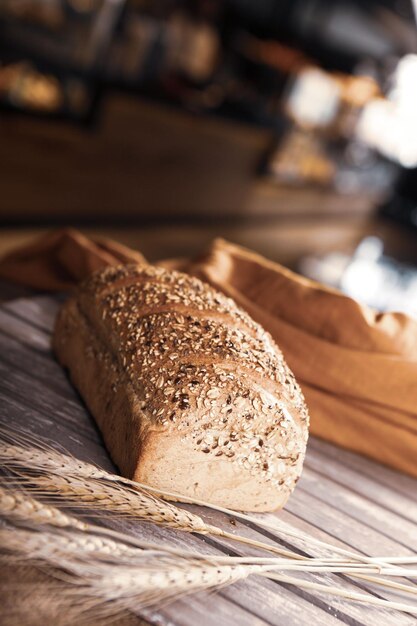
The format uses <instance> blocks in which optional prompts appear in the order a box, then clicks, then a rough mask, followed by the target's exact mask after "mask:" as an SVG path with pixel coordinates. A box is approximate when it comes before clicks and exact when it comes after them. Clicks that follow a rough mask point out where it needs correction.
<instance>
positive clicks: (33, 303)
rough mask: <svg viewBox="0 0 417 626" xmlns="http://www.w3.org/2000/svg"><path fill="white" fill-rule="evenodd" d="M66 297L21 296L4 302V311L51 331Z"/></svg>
mask: <svg viewBox="0 0 417 626" xmlns="http://www.w3.org/2000/svg"><path fill="white" fill-rule="evenodd" d="M64 299H65V297H62V298H59V299H58V297H54V298H51V297H50V296H38V297H33V298H19V299H17V300H11V301H10V302H6V303H4V304H3V306H2V308H3V310H4V311H7V312H9V313H12V314H13V315H14V316H15V317H17V318H18V319H21V320H25V321H27V322H29V323H30V324H32V325H33V326H37V327H39V328H41V329H42V330H45V331H47V332H48V333H50V332H51V330H52V328H53V326H54V322H55V316H56V314H57V312H58V310H59V308H60V306H61V304H62V302H63V301H64Z"/></svg>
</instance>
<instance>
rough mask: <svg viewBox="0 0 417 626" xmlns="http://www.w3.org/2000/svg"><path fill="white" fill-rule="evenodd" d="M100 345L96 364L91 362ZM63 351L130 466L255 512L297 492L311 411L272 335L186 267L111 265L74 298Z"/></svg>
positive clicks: (168, 484)
mask: <svg viewBox="0 0 417 626" xmlns="http://www.w3.org/2000/svg"><path fill="white" fill-rule="evenodd" d="M71 318H72V322H71ZM74 318H76V319H75V322H74ZM77 326H78V328H81V327H82V329H83V330H82V331H80V330H77ZM69 327H71V329H72V330H71V331H68V328H69ZM65 329H67V331H66V330H65ZM65 332H67V333H68V332H69V333H70V334H71V336H72V340H69V339H65ZM77 333H78V334H79V335H82V336H83V339H82V341H81V340H80V341H81V343H83V347H80V345H78V344H77V342H76V340H75V339H74V337H76V336H77ZM80 341H79V342H78V343H80ZM71 342H72V343H71ZM74 342H75V344H77V346H76V347H74V345H73V344H74ZM90 344H91V346H93V345H94V346H95V348H94V349H93V348H91V350H92V357H91V358H92V360H93V361H90V360H86V361H84V359H83V353H82V351H84V352H85V350H87V351H88V349H89V345H90ZM98 346H99V348H98ZM55 349H56V352H57V354H58V357H59V358H60V360H61V362H62V363H63V364H64V365H66V366H67V367H69V369H70V372H71V374H72V376H73V379H74V382H75V384H76V386H77V387H78V388H79V389H80V391H81V393H82V395H83V397H84V398H85V399H86V401H87V404H88V405H89V407H90V409H91V411H92V413H93V415H94V416H95V418H96V420H97V422H98V423H99V426H100V428H101V429H102V431H103V434H104V437H105V439H106V443H107V446H108V448H109V450H110V452H111V454H112V457H113V459H114V460H115V462H116V464H117V465H118V466H119V467H120V469H121V471H122V472H124V473H127V474H128V475H131V476H133V475H134V476H135V477H136V478H138V479H139V478H141V479H142V480H145V479H146V480H148V481H149V482H150V483H152V484H154V485H158V486H160V487H162V485H164V488H170V489H171V490H175V491H179V492H182V493H185V494H186V495H194V496H196V495H198V496H199V497H201V498H203V499H204V498H205V499H209V500H211V501H213V502H216V503H217V504H223V505H226V506H234V507H237V508H243V509H247V510H271V509H273V508H276V507H277V506H279V505H282V504H283V503H284V502H285V501H286V499H287V497H288V495H289V494H290V492H291V491H292V489H293V488H294V485H295V483H296V481H297V479H298V477H299V475H300V472H301V467H302V461H303V458H304V453H305V447H306V441H307V435H308V414H307V410H306V407H305V403H304V400H303V397H302V394H301V391H300V389H299V387H298V385H297V383H296V382H295V380H294V377H293V375H292V374H291V372H290V371H289V369H288V367H287V365H286V364H285V361H284V359H283V356H282V354H281V352H280V350H279V349H278V348H277V346H276V345H275V344H274V342H273V341H272V339H271V337H270V336H269V335H268V334H267V333H265V331H264V330H263V329H262V328H261V327H260V326H259V325H258V324H256V323H255V322H254V321H253V320H252V319H251V318H250V317H249V316H248V315H247V314H246V313H245V312H243V311H241V310H240V309H239V308H238V307H237V306H236V305H235V303H234V302H233V301H232V300H230V299H229V298H226V297H225V296H224V295H222V294H220V293H218V292H216V291H215V290H214V289H212V288H211V287H209V286H208V285H206V284H204V283H202V282H201V281H200V280H198V279H195V278H191V277H189V276H186V275H184V274H180V273H178V272H171V271H167V270H163V269H161V268H154V267H151V266H133V265H131V266H123V267H117V268H114V267H112V268H108V269H107V270H104V271H101V272H99V273H97V274H95V275H94V276H93V277H92V278H91V279H89V280H88V281H87V282H86V283H84V284H83V285H82V287H81V288H80V290H79V292H78V294H77V295H76V297H75V299H72V300H71V301H70V302H69V303H67V304H66V305H65V306H64V308H63V310H62V312H61V315H60V318H59V321H58V323H57V329H56V333H55ZM99 352H101V353H102V356H98V353H99ZM103 355H104V356H103ZM80 363H81V365H80ZM83 370H84V378H86V376H85V374H86V372H87V371H88V376H87V378H88V379H89V384H88V385H86V384H85V383H83V382H82V379H83ZM76 372H77V373H76ZM106 372H107V373H106ZM109 372H110V373H109ZM111 372H113V375H112V374H111ZM94 380H96V381H100V387H98V385H97V383H96V384H95V385H94V384H93V383H94ZM109 384H110V385H111V388H112V394H113V395H110V396H109V398H110V399H109V398H108V397H107V396H108V394H109V392H108V390H106V389H105V388H104V387H105V386H108V385H109ZM103 385H104V387H103ZM93 387H94V388H95V390H94V389H93ZM93 394H95V395H96V396H97V397H95V398H93V397H92V395H93ZM103 398H106V400H105V403H106V405H107V409H106V408H105V407H104V409H103ZM128 398H129V400H128ZM120 406H123V407H124V408H123V415H124V417H118V416H117V413H116V411H117V408H116V407H120ZM119 411H120V408H119ZM129 412H130V418H129V417H126V415H125V413H129ZM119 421H120V422H121V423H120V424H119ZM119 430H120V432H118V431H119ZM126 437H128V440H127V441H126V443H125V444H124V443H121V441H123V438H126ZM132 438H133V443H132ZM126 457H129V461H127V460H126ZM190 465H192V467H193V473H194V476H193V479H191V477H190ZM187 468H188V470H187ZM187 472H188V476H189V478H188V480H187ZM194 478H195V480H194ZM222 481H223V483H222ZM226 483H229V485H232V486H233V489H226V488H225V484H226ZM196 485H197V486H196Z"/></svg>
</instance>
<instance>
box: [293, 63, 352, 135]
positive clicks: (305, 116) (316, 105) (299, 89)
mask: <svg viewBox="0 0 417 626" xmlns="http://www.w3.org/2000/svg"><path fill="white" fill-rule="evenodd" d="M339 103H340V86H339V84H338V82H337V80H335V79H334V78H333V77H332V76H331V75H330V74H328V73H326V72H323V71H321V70H319V69H317V68H307V69H305V70H303V71H301V72H300V73H299V74H298V76H297V77H296V79H295V82H294V84H293V86H292V89H291V92H290V94H289V96H288V100H287V109H288V113H289V114H290V115H291V117H292V118H294V119H295V121H296V122H297V123H298V124H299V125H300V126H306V127H310V128H311V127H313V128H314V127H320V126H327V125H328V124H330V123H331V122H332V121H333V120H334V118H335V117H336V114H337V111H338V108H339Z"/></svg>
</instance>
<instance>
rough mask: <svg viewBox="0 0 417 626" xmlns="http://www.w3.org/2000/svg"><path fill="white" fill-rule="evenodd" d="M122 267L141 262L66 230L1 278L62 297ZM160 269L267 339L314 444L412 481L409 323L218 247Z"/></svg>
mask: <svg viewBox="0 0 417 626" xmlns="http://www.w3.org/2000/svg"><path fill="white" fill-rule="evenodd" d="M126 262H146V261H145V259H144V257H143V256H142V255H141V254H139V253H138V252H135V251H134V250H130V249H129V248H126V247H124V246H121V245H120V244H116V243H115V242H112V241H110V240H105V239H99V240H98V239H95V240H94V241H93V240H89V239H87V238H86V237H84V236H83V235H81V234H80V233H78V232H77V231H73V230H65V231H59V232H56V233H52V234H50V235H47V236H45V237H44V238H42V239H41V240H38V241H37V242H36V243H34V244H32V245H30V246H26V247H25V248H22V249H20V250H17V251H15V252H13V253H11V254H9V255H7V256H6V257H4V259H3V260H2V261H1V262H0V276H1V277H3V278H7V279H11V280H14V281H17V282H19V283H21V284H24V285H27V286H31V287H35V288H40V289H46V290H63V289H64V290H65V289H70V288H72V287H73V286H75V285H76V284H77V282H78V281H79V280H81V279H82V278H84V277H85V276H88V274H90V273H91V272H92V271H94V270H95V269H98V268H100V267H103V266H105V265H114V264H118V263H126ZM160 264H161V265H164V266H165V267H170V268H172V269H180V270H181V271H184V272H187V273H189V274H192V275H195V276H198V277H200V278H201V279H203V280H205V281H207V282H209V283H211V284H212V285H214V286H215V287H217V288H218V289H219V290H221V291H223V292H224V293H226V294H227V295H229V296H230V297H232V298H233V299H234V300H235V301H236V302H237V303H238V304H239V305H240V306H241V307H242V308H244V309H246V310H247V311H248V312H249V313H250V315H251V316H252V317H253V318H254V319H255V320H257V321H258V322H260V323H261V324H262V325H263V327H264V328H265V329H266V330H268V331H269V332H270V333H271V335H272V336H273V337H274V339H275V341H276V342H277V343H278V345H279V346H280V348H281V349H282V351H283V353H284V355H285V358H286V360H287V362H288V364H289V366H290V367H291V369H292V370H293V372H294V374H295V376H296V378H297V380H298V382H299V383H300V385H301V387H302V389H303V392H304V394H305V397H306V401H307V404H308V406H309V410H310V415H311V432H312V433H313V434H314V435H317V436H319V437H321V438H323V439H326V440H328V441H331V442H333V443H335V444H337V445H340V446H343V447H345V448H348V449H350V450H354V451H356V452H360V453H362V454H365V455H366V456H368V457H371V458H373V459H375V460H377V461H380V462H381V463H384V464H386V465H389V466H391V467H394V468H396V469H399V470H402V471H404V472H407V473H409V474H411V475H414V476H417V385H416V381H417V322H416V321H415V320H413V319H412V318H410V317H408V316H407V315H404V314H402V313H384V314H381V313H378V312H375V311H373V310H372V309H370V308H369V307H366V306H363V305H360V304H359V303H357V302H355V301H354V300H352V299H351V298H348V297H347V296H345V295H343V294H341V293H339V292H338V291H335V290H332V289H329V288H327V287H325V286H323V285H319V284H317V283H314V282H313V281H310V280H308V279H306V278H303V277H301V276H299V275H297V274H295V273H293V272H291V271H290V270H288V269H286V268H284V267H282V266H280V265H278V264H276V263H272V262H270V261H268V260H266V259H264V258H263V257H261V256H259V255H257V254H254V253H253V252H250V251H248V250H245V249H243V248H241V247H239V246H236V245H233V244H231V243H228V242H226V241H223V240H221V239H217V240H215V241H214V242H213V243H212V245H211V246H210V248H209V250H208V251H207V252H206V253H205V254H203V255H201V256H200V257H199V258H198V259H194V260H190V261H188V260H185V261H176V260H169V261H161V263H160Z"/></svg>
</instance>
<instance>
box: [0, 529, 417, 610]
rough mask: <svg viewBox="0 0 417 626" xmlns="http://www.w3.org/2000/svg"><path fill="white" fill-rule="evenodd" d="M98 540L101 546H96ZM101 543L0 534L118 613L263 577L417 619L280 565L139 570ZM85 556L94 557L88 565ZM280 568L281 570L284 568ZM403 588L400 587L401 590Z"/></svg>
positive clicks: (2, 544)
mask: <svg viewBox="0 0 417 626" xmlns="http://www.w3.org/2000/svg"><path fill="white" fill-rule="evenodd" d="M93 539H96V540H97V542H98V544H97V543H96V542H95V541H94V540H93ZM100 541H101V540H100V538H91V540H90V541H85V537H83V536H82V535H81V536H73V534H72V535H71V536H67V535H64V536H63V535H61V534H58V535H57V534H53V533H42V534H41V533H36V532H28V531H19V530H18V531H16V530H12V531H11V530H8V529H3V530H0V548H2V549H3V551H7V552H12V553H14V554H17V555H20V556H24V558H25V559H31V560H34V561H35V562H38V561H43V562H46V563H48V564H49V565H52V566H54V567H59V568H61V569H64V570H66V571H68V572H71V573H72V574H74V575H75V576H76V579H75V580H74V581H72V582H73V583H74V585H75V591H76V592H77V591H80V590H81V592H82V593H83V594H87V595H89V596H90V597H96V598H100V599H103V600H106V601H107V600H112V601H113V602H116V603H117V604H118V606H119V608H132V607H135V608H138V607H139V606H146V605H149V604H155V603H160V602H162V601H166V600H171V599H174V598H176V597H178V596H179V595H185V594H189V593H192V592H195V591H201V590H204V589H216V588H219V587H220V586H224V585H228V584H231V583H234V582H236V581H238V580H242V579H245V578H248V577H249V576H252V575H254V574H260V575H263V576H267V577H268V578H271V579H273V580H277V581H279V582H285V583H288V584H293V585H297V586H299V587H305V588H307V589H314V590H316V591H320V592H323V593H327V594H331V595H338V596H341V597H344V598H348V599H350V600H353V601H356V602H366V603H367V604H375V605H378V606H381V607H384V608H390V609H396V610H401V611H406V612H409V613H416V614H417V607H413V606H411V605H408V604H404V603H400V602H393V601H391V600H383V599H380V598H375V597H373V596H368V595H365V594H361V593H356V592H351V591H346V590H344V589H340V588H338V587H334V586H326V585H322V584H319V583H315V582H310V581H306V580H304V579H299V578H293V577H289V576H287V575H285V574H282V573H276V572H274V571H271V570H273V569H277V567H278V565H277V564H276V563H273V561H275V559H271V561H272V563H271V564H268V565H265V564H258V565H256V564H246V563H244V562H236V560H235V559H233V558H229V563H218V562H217V559H216V558H213V557H211V558H210V557H206V560H205V561H204V562H202V561H196V560H194V559H193V558H191V557H188V558H187V559H184V558H180V557H174V556H172V555H169V554H168V555H167V554H162V555H161V553H160V552H159V553H157V552H155V551H147V550H144V551H143V552H142V553H140V555H139V564H136V563H135V564H134V565H133V566H128V565H123V564H122V565H120V564H118V565H117V566H115V565H114V564H113V563H112V562H103V561H102V560H101V559H100V558H99V560H97V556H99V557H102V556H103V555H102V552H103V551H104V554H105V556H107V555H108V550H110V553H111V550H112V547H113V546H109V545H108V544H107V543H105V545H104V546H103V545H102V544H101V543H100ZM85 555H88V556H89V557H93V560H91V558H89V559H87V560H85V558H84V557H85ZM282 566H283V563H280V565H279V568H282ZM403 587H404V585H400V584H398V585H397V588H398V589H400V588H401V590H403Z"/></svg>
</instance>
